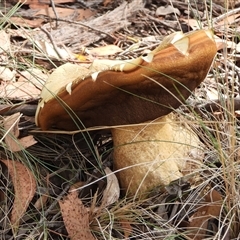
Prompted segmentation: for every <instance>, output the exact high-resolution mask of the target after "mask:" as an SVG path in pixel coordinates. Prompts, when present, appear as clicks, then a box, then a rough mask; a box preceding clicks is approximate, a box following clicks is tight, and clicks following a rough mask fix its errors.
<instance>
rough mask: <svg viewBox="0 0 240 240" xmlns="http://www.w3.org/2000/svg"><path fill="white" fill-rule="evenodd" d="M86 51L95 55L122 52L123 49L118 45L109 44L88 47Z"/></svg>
mask: <svg viewBox="0 0 240 240" xmlns="http://www.w3.org/2000/svg"><path fill="white" fill-rule="evenodd" d="M85 51H86V53H88V54H91V55H93V56H107V55H114V54H116V53H119V52H122V49H121V48H119V47H118V46H116V45H107V46H103V47H97V48H93V49H91V50H88V49H86V50H85Z"/></svg>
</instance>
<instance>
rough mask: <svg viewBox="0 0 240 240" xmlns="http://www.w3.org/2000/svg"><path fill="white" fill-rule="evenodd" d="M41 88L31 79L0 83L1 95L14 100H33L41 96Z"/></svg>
mask: <svg viewBox="0 0 240 240" xmlns="http://www.w3.org/2000/svg"><path fill="white" fill-rule="evenodd" d="M40 93H41V90H40V88H36V86H35V85H34V84H32V83H31V82H29V81H27V80H26V81H25V82H7V83H6V82H5V83H2V84H1V85H0V97H1V98H7V99H14V100H32V99H37V98H39V96H40Z"/></svg>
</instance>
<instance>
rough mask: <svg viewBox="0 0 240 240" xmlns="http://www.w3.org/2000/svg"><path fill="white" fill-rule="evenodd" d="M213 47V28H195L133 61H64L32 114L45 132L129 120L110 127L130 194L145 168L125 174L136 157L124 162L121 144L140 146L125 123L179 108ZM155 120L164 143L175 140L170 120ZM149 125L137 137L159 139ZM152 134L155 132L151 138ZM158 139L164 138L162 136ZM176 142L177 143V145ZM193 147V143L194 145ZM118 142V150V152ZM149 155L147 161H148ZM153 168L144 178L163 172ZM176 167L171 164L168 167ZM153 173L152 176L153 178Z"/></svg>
mask: <svg viewBox="0 0 240 240" xmlns="http://www.w3.org/2000/svg"><path fill="white" fill-rule="evenodd" d="M216 51H217V47H216V44H215V42H214V39H213V34H212V32H211V31H210V30H199V31H196V32H192V33H189V34H185V35H184V34H183V33H174V34H172V35H170V36H168V37H167V38H165V39H164V40H163V42H162V44H160V45H159V47H157V48H156V49H155V50H153V51H152V52H149V53H148V54H147V55H146V56H141V57H139V58H136V59H132V60H128V61H123V60H96V61H94V62H93V64H92V65H91V66H90V67H89V68H86V67H83V66H81V65H74V64H70V63H67V64H64V65H62V66H60V67H59V68H57V69H56V70H55V71H54V72H53V73H52V74H51V76H50V77H49V79H48V80H47V82H46V84H45V86H44V87H43V90H42V93H41V100H40V102H39V105H38V109H37V113H36V124H37V125H38V126H39V127H40V128H42V129H43V130H47V129H49V128H57V129H64V130H76V129H81V128H87V127H93V126H109V128H112V126H115V125H126V124H127V125H128V128H125V129H124V130H123V129H122V128H121V129H117V128H112V129H114V130H112V133H113V141H114V143H115V144H117V146H118V147H116V148H115V149H114V155H115V159H114V162H115V166H116V168H117V169H119V168H122V167H124V168H125V170H124V171H125V172H122V174H123V176H124V175H125V176H126V175H129V178H127V182H126V181H125V180H124V181H123V180H121V179H120V183H122V187H124V188H125V189H126V188H127V187H128V186H127V185H128V184H129V182H130V178H131V181H132V182H133V183H134V185H135V187H133V188H132V190H130V191H129V192H130V193H131V194H134V192H135V191H136V189H137V188H138V185H139V184H140V183H142V182H143V177H144V173H145V174H146V167H145V169H143V172H142V173H141V174H138V173H137V171H135V172H136V176H137V175H138V177H136V176H133V172H134V171H130V172H127V171H128V168H127V166H129V165H131V164H135V165H137V164H136V163H137V160H136V159H133V161H132V163H131V160H129V159H128V160H127V161H125V159H126V157H125V154H127V152H128V151H129V150H127V152H126V150H123V149H124V146H126V145H127V143H128V142H131V144H130V145H132V146H133V149H134V147H135V148H136V146H137V145H138V146H140V147H139V148H140V149H141V148H142V147H143V146H141V145H140V143H139V140H137V141H138V143H136V145H134V144H133V142H134V138H133V135H132V134H137V132H140V129H139V128H136V127H133V128H132V127H129V124H138V123H143V122H147V121H152V120H154V119H157V118H159V117H162V116H165V115H167V114H169V113H170V112H172V111H173V110H174V109H176V108H178V107H179V106H180V105H181V104H182V103H183V102H184V101H185V100H186V99H187V98H188V97H189V96H190V94H191V93H192V91H193V90H194V89H195V88H196V87H197V86H198V85H199V84H200V83H201V82H202V81H203V80H204V79H205V77H206V75H207V73H208V71H209V68H210V66H211V64H212V61H213V59H214V56H215V54H216ZM166 122H167V123H166ZM159 124H160V125H159V126H160V127H159V128H164V127H167V131H169V134H167V135H168V137H167V139H166V141H168V142H171V141H175V142H176V141H177V139H176V137H173V138H171V137H169V136H171V132H172V130H173V129H174V126H173V125H172V123H171V120H170V118H169V117H167V118H165V119H162V120H160V123H159ZM163 124H165V125H163ZM153 126H154V127H153V129H151V124H149V123H147V126H146V127H145V129H147V132H148V133H147V134H145V135H146V136H147V138H146V139H143V138H141V140H140V141H141V142H146V141H150V142H151V141H158V140H159V134H156V132H157V131H158V130H157V127H156V125H155V124H154V125H153ZM163 126H164V127H163ZM141 131H142V130H141ZM183 131H186V134H187V135H189V134H190V129H187V130H183ZM128 132H129V133H131V134H130V137H128V135H127V133H128ZM151 132H152V133H154V137H153V138H151V134H150V133H151ZM122 133H124V135H122ZM143 135H144V134H142V136H143ZM163 135H164V134H163ZM118 136H120V137H118ZM123 136H124V137H123ZM129 138H130V140H129V141H128V139H129ZM186 138H188V137H186ZM193 138H194V142H197V140H196V139H197V138H196V137H195V136H194V137H193ZM159 141H160V142H163V141H164V138H161V139H160V140H159ZM191 142H193V141H192V140H191V139H190V140H189V141H187V142H184V143H183V144H185V145H191ZM180 143H181V141H180ZM180 143H177V145H178V147H179V146H180ZM122 145H123V146H122ZM130 145H129V146H130ZM193 145H194V147H197V144H195V143H194V144H193ZM115 146H116V145H115ZM121 146H122V147H123V148H122V150H120V149H121ZM159 147H160V148H161V146H157V148H158V149H159ZM144 148H145V147H144ZM173 149H174V150H173V152H172V154H174V152H176V151H177V147H173ZM123 152H125V153H124V154H123ZM143 152H144V149H143ZM158 155H159V153H158ZM176 156H177V155H176ZM131 158H132V157H131ZM131 158H130V159H131ZM177 158H178V157H177ZM152 159H154V161H157V159H158V158H156V156H155V157H153V158H152ZM152 159H146V162H149V161H152ZM177 161H178V160H177V159H175V162H177ZM125 162H126V163H125ZM169 162H170V161H169ZM119 163H120V164H119ZM140 165H141V164H140ZM150 165H151V164H150ZM175 165H178V164H177V163H175ZM153 166H154V168H153V169H155V170H156V171H153V170H152V169H151V170H150V171H149V172H148V174H149V175H148V177H147V179H148V182H149V181H150V179H151V178H152V179H157V177H156V176H157V175H160V174H161V173H160V172H158V167H156V166H157V165H155V163H154V164H153ZM158 166H159V164H158ZM166 166H167V163H166V164H165V167H164V169H168V167H166ZM184 166H185V165H184ZM175 167H176V166H173V165H172V166H171V167H170V168H175ZM177 168H178V167H177ZM129 169H131V166H129ZM132 169H133V168H132ZM179 169H181V168H180V167H179V168H178V171H172V172H171V169H170V173H169V174H167V177H166V179H167V180H159V182H158V181H157V180H156V181H155V180H154V181H153V182H154V183H153V184H148V185H147V186H146V187H143V192H145V191H147V190H150V188H152V187H154V186H156V185H157V184H159V183H160V184H161V183H162V184H168V183H169V182H170V181H172V180H174V179H176V178H177V177H180V176H181V175H182V174H181V173H180V171H181V170H179ZM138 170H139V169H138ZM166 171H167V170H166ZM174 172H175V173H174ZM151 174H155V176H154V177H151ZM119 176H120V175H119ZM171 176H172V177H171ZM137 178H138V179H137ZM159 179H161V177H159Z"/></svg>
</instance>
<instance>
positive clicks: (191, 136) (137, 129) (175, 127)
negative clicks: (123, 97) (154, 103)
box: [112, 114, 202, 197]
mask: <svg viewBox="0 0 240 240" xmlns="http://www.w3.org/2000/svg"><path fill="white" fill-rule="evenodd" d="M112 136H113V141H114V146H115V147H114V168H115V170H120V171H117V172H118V179H119V181H120V185H121V187H122V189H123V191H124V192H125V193H127V194H128V195H135V194H136V195H137V196H138V197H143V196H144V195H145V194H147V193H149V192H150V191H151V190H152V189H153V188H155V187H157V186H166V185H168V184H170V182H172V181H174V180H176V179H179V178H181V177H183V176H184V175H185V174H188V173H193V172H194V171H196V170H197V169H199V167H200V163H201V159H202V157H201V155H202V154H201V149H200V146H201V143H200V140H199V138H198V137H197V135H196V134H195V133H194V132H193V131H192V130H191V129H190V128H189V127H188V126H187V125H186V124H179V122H177V121H176V120H175V119H174V115H173V114H169V115H167V116H164V117H162V118H160V119H157V120H155V121H153V122H148V123H146V124H145V125H143V126H142V125H141V126H131V127H121V128H114V129H112ZM196 153H197V154H196ZM194 156H195V157H194ZM121 169H122V170H121Z"/></svg>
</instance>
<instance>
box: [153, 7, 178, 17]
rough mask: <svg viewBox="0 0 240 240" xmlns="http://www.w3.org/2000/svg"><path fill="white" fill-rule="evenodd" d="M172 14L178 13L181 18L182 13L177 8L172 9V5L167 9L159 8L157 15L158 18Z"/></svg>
mask: <svg viewBox="0 0 240 240" xmlns="http://www.w3.org/2000/svg"><path fill="white" fill-rule="evenodd" d="M171 13H176V14H177V15H178V16H180V14H181V13H180V11H179V10H178V9H177V8H174V7H172V6H171V5H168V6H166V7H164V6H161V7H158V8H157V10H156V15H157V16H165V15H168V14H171Z"/></svg>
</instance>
